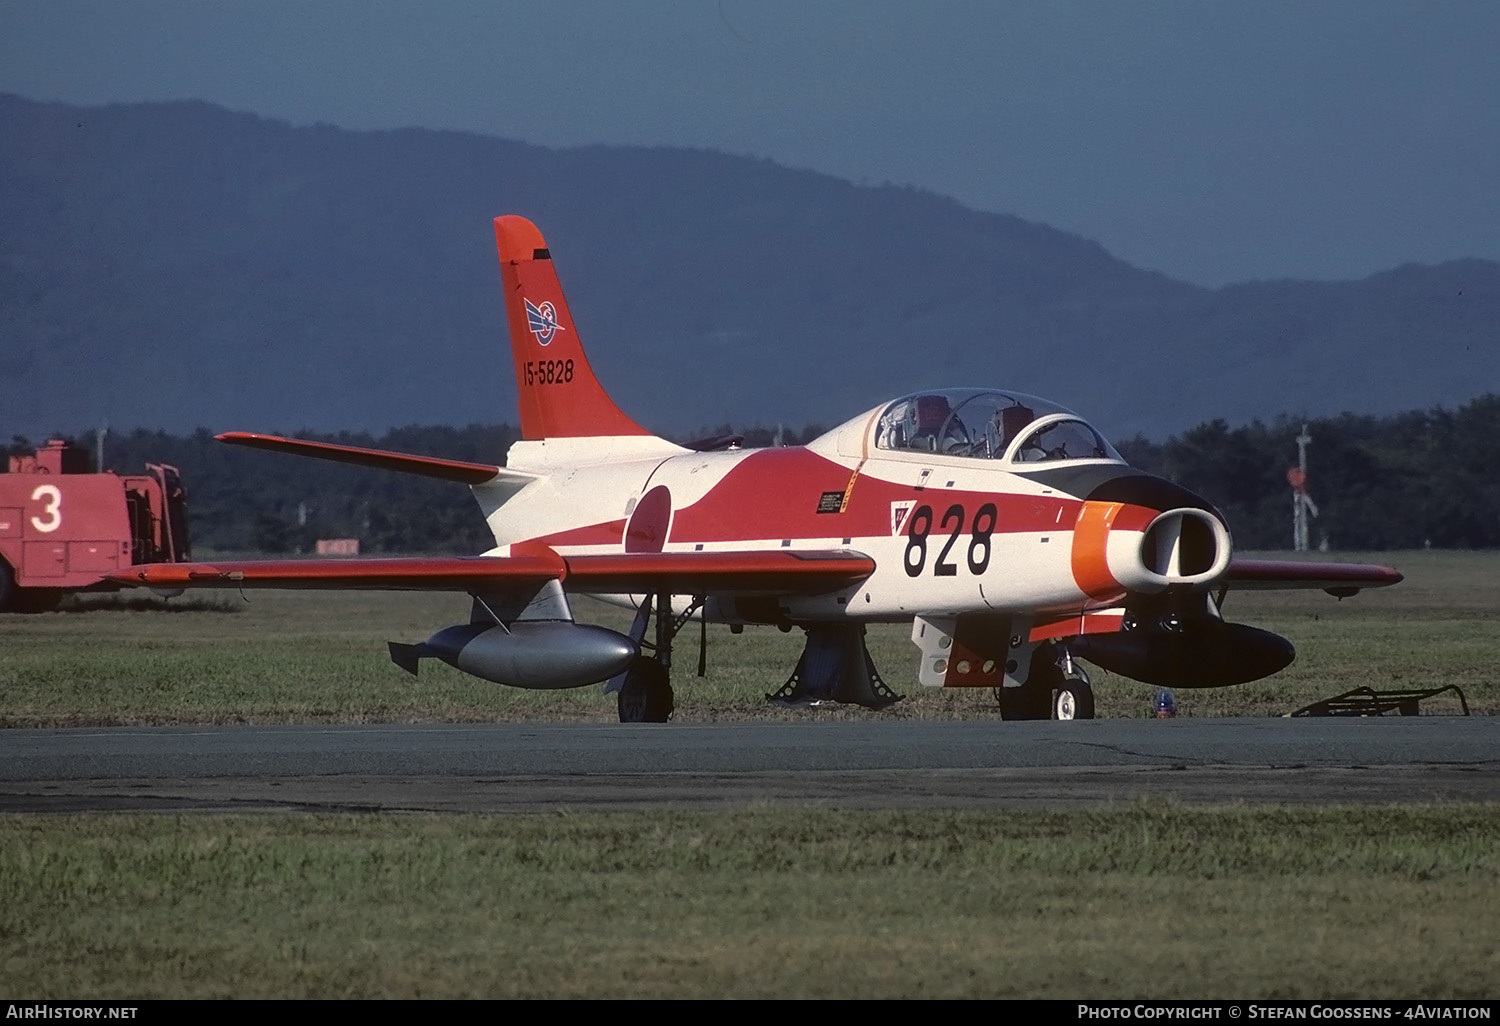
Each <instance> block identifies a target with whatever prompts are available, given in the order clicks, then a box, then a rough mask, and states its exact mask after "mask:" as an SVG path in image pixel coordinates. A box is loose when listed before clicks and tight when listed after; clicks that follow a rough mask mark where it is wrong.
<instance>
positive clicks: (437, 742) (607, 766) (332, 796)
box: [0, 716, 1500, 812]
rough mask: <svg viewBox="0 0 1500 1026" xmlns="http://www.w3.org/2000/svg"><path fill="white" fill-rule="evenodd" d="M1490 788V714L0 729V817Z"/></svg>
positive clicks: (1031, 801) (1494, 784)
mask: <svg viewBox="0 0 1500 1026" xmlns="http://www.w3.org/2000/svg"><path fill="white" fill-rule="evenodd" d="M1148 796H1151V797H1158V798H1165V799H1170V800H1175V801H1181V802H1188V803H1207V804H1232V803H1263V802H1283V803H1388V802H1397V803H1406V802H1425V801H1433V800H1439V801H1495V800H1500V718H1494V717H1458V716H1432V717H1385V718H1371V719H1356V718H1329V719H1178V720H1094V721H1082V722H1073V723H1055V722H1039V723H1015V722H999V721H996V722H993V723H973V722H961V723H945V722H936V721H931V722H913V721H872V722H869V723H850V722H839V723H804V724H799V723H774V724H711V725H704V724H650V725H647V724H641V725H636V724H630V725H626V724H578V725H567V724H557V725H542V726H538V725H521V726H518V725H489V724H486V725H430V724H429V725H387V726H337V727H327V726H280V727H276V726H235V727H110V728H84V729H70V730H6V731H3V732H0V812H80V811H119V812H137V811H160V812H296V811H312V812H328V811H386V812H418V811H434V812H439V811H440V812H545V811H554V810H562V809H574V810H584V809H589V810H594V809H622V810H623V809H665V808H671V809H715V808H734V807H738V806H744V805H748V804H755V803H762V804H796V805H806V806H820V807H829V808H866V809H875V808H886V809H896V808H967V809H978V808H1068V807H1078V806H1084V805H1100V804H1110V803H1116V804H1118V803H1128V802H1132V801H1136V800H1139V799H1141V798H1144V797H1148Z"/></svg>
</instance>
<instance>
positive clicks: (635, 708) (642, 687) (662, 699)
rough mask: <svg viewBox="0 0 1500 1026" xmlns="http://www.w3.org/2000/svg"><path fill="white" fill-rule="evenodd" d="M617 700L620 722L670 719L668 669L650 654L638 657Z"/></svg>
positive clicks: (658, 721)
mask: <svg viewBox="0 0 1500 1026" xmlns="http://www.w3.org/2000/svg"><path fill="white" fill-rule="evenodd" d="M617 699H618V701H617V704H618V707H619V710H620V722H621V723H666V722H667V721H668V720H670V719H671V718H672V708H673V704H674V703H673V699H672V685H671V682H670V681H668V679H667V671H666V669H665V668H664V667H663V666H662V665H661V663H659V662H657V661H656V660H655V659H652V658H651V657H649V656H640V657H638V658H637V659H636V661H635V662H634V663H633V664H632V665H631V667H630V670H629V672H627V673H626V674H625V684H624V686H622V687H621V688H620V692H619V695H618V696H617Z"/></svg>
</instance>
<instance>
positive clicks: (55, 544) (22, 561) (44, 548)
mask: <svg viewBox="0 0 1500 1026" xmlns="http://www.w3.org/2000/svg"><path fill="white" fill-rule="evenodd" d="M188 558H189V551H188V528H187V498H186V495H185V494H184V492H183V489H182V476H181V475H180V474H178V472H177V468H176V467H168V466H164V465H160V464H154V463H148V464H147V465H146V473H145V474H143V475H141V476H139V477H134V476H132V477H121V476H119V475H117V474H114V473H95V472H94V468H93V466H92V461H91V459H90V453H89V451H88V450H87V449H82V448H79V447H77V446H71V445H68V444H67V443H66V442H63V441H60V440H58V439H53V440H52V441H50V442H48V443H47V445H46V446H45V447H43V448H41V449H38V450H37V451H36V452H35V453H34V454H32V455H30V456H12V457H10V473H8V474H0V612H37V611H41V610H46V609H51V608H53V607H55V606H56V605H57V603H58V601H59V600H60V599H61V598H62V597H63V595H64V594H65V593H67V592H70V591H101V590H112V588H113V586H112V585H110V584H108V583H106V582H105V581H104V580H103V575H104V574H106V573H109V572H111V571H114V570H118V569H120V568H121V567H124V566H130V565H131V564H133V563H175V562H180V561H182V560H185V559H188Z"/></svg>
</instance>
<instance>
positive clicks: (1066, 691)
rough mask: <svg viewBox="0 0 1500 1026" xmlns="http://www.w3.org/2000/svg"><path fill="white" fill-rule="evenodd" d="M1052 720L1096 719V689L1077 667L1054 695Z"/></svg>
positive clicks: (1064, 678) (1063, 680)
mask: <svg viewBox="0 0 1500 1026" xmlns="http://www.w3.org/2000/svg"><path fill="white" fill-rule="evenodd" d="M1052 718H1053V719H1054V720H1091V719H1093V718H1094V689H1093V687H1092V686H1091V685H1090V684H1089V679H1088V677H1086V676H1084V674H1083V671H1082V670H1080V669H1078V668H1077V667H1076V666H1075V667H1074V668H1073V672H1072V673H1071V674H1065V675H1064V676H1063V679H1062V683H1061V684H1059V685H1058V688H1057V690H1056V691H1054V692H1053V693H1052Z"/></svg>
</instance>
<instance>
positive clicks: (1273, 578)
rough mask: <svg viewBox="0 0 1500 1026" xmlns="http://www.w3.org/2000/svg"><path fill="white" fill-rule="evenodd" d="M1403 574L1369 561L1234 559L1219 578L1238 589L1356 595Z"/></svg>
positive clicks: (1380, 585)
mask: <svg viewBox="0 0 1500 1026" xmlns="http://www.w3.org/2000/svg"><path fill="white" fill-rule="evenodd" d="M1403 576H1404V575H1402V574H1401V573H1400V571H1397V570H1392V569H1391V568H1390V567H1388V566H1376V565H1372V564H1368V563H1303V562H1298V561H1293V560H1273V559H1234V560H1230V563H1229V569H1228V571H1226V572H1225V574H1224V576H1223V577H1222V578H1221V579H1220V580H1221V581H1222V583H1223V584H1224V585H1226V586H1227V587H1230V588H1235V589H1255V590H1266V591H1269V590H1276V589H1292V588H1321V589H1322V590H1324V591H1326V592H1328V593H1329V594H1330V595H1337V596H1339V597H1341V598H1342V597H1343V596H1345V595H1353V594H1354V593H1355V592H1357V591H1359V590H1360V589H1361V588H1384V587H1387V586H1389V585H1392V584H1397V583H1399V582H1400V581H1401V580H1402V578H1403Z"/></svg>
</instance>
